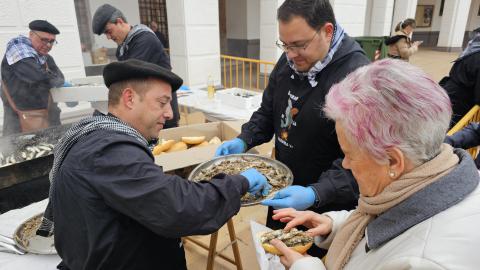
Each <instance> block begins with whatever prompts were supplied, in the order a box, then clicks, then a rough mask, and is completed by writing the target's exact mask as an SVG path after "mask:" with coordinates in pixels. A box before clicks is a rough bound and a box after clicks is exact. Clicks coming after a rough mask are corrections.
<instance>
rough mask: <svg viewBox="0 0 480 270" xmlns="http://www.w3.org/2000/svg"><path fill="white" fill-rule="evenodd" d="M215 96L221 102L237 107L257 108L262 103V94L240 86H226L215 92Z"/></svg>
mask: <svg viewBox="0 0 480 270" xmlns="http://www.w3.org/2000/svg"><path fill="white" fill-rule="evenodd" d="M216 98H217V99H218V100H220V101H221V102H222V103H223V104H226V105H229V106H233V107H236V108H239V109H247V110H248V109H257V108H258V107H260V104H261V103H262V94H261V93H259V92H255V91H251V90H246V89H242V88H228V89H225V90H220V91H218V92H217V93H216Z"/></svg>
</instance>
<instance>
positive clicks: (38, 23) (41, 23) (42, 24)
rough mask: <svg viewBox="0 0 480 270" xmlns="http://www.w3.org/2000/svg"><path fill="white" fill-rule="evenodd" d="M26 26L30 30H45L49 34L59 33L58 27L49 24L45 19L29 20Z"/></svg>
mask: <svg viewBox="0 0 480 270" xmlns="http://www.w3.org/2000/svg"><path fill="white" fill-rule="evenodd" d="M28 28H30V30H33V31H41V32H46V33H50V34H53V35H58V34H60V31H58V29H57V28H56V27H55V26H53V24H51V23H49V22H47V21H45V20H34V21H31V22H30V23H29V24H28Z"/></svg>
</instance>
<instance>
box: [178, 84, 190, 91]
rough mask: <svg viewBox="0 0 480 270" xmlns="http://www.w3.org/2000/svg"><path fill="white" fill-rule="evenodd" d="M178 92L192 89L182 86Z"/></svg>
mask: <svg viewBox="0 0 480 270" xmlns="http://www.w3.org/2000/svg"><path fill="white" fill-rule="evenodd" d="M178 90H190V87H188V86H187V85H182V86H180V88H178Z"/></svg>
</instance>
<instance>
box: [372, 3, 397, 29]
mask: <svg viewBox="0 0 480 270" xmlns="http://www.w3.org/2000/svg"><path fill="white" fill-rule="evenodd" d="M394 2H395V1H394V0H369V1H368V6H367V15H366V16H365V35H366V36H389V35H390V29H391V25H392V18H393V5H394Z"/></svg>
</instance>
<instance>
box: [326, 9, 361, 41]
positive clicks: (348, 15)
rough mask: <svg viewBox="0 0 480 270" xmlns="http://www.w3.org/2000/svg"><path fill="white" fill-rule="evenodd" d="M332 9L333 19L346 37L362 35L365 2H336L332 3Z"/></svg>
mask: <svg viewBox="0 0 480 270" xmlns="http://www.w3.org/2000/svg"><path fill="white" fill-rule="evenodd" d="M332 7H333V12H334V13H335V19H336V20H337V22H338V23H339V24H340V25H341V26H342V27H343V29H345V32H346V33H347V34H348V35H350V36H352V37H356V36H363V35H364V31H365V21H366V18H365V15H366V12H367V0H343V1H340V0H337V1H335V2H333V3H332Z"/></svg>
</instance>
